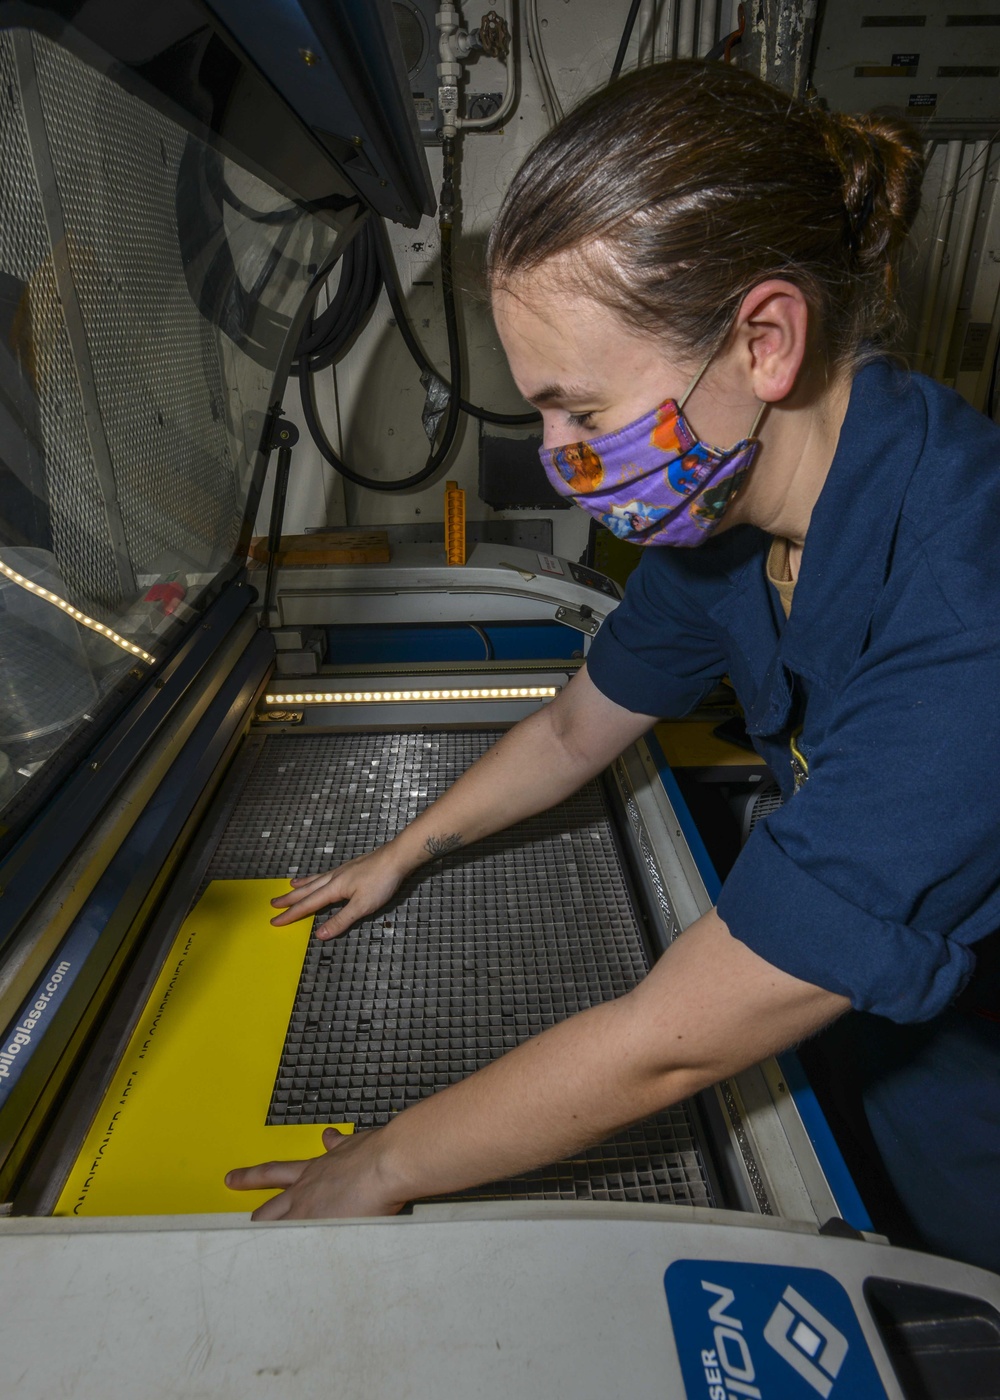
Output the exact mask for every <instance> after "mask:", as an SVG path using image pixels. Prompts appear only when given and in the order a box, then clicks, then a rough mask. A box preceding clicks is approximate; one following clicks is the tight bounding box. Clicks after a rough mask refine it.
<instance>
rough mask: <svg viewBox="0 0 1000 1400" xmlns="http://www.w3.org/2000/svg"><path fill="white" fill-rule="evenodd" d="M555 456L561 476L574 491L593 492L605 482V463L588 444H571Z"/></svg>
mask: <svg viewBox="0 0 1000 1400" xmlns="http://www.w3.org/2000/svg"><path fill="white" fill-rule="evenodd" d="M554 456H555V465H556V468H557V469H558V472H559V475H560V476H561V477H562V479H563V481H565V482H566V484H567V485H568V486H570V487H571V488H572V489H573V490H574V491H593V490H594V489H595V488H596V487H598V486H600V484H601V482H602V481H603V480H604V463H603V462H602V461H601V459H600V457H598V455H597V453H596V452H595V451H594V449H593V448H592V447H591V446H590V443H588V442H571V443H570V444H569V446H568V447H560V448H559V449H558V451H556V453H555V454H554Z"/></svg>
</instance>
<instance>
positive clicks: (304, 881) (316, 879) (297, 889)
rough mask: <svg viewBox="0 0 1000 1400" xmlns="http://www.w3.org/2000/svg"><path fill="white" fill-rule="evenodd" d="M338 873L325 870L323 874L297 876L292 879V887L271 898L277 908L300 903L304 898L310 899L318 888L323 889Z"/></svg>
mask: <svg viewBox="0 0 1000 1400" xmlns="http://www.w3.org/2000/svg"><path fill="white" fill-rule="evenodd" d="M335 874H336V872H335V871H333V870H327V871H324V872H323V874H322V875H306V876H302V877H299V876H296V877H295V879H293V880H292V882H291V885H292V888H291V889H290V890H288V891H287V892H286V893H285V894H279V895H276V896H275V898H274V899H272V900H271V903H272V905H273V906H274V907H275V908H276V909H280V908H284V907H286V906H287V905H291V904H299V903H301V901H302V900H303V899H308V898H309V896H310V895H311V894H314V893H315V892H316V891H317V890H321V889H323V888H324V887H325V886H326V885H327V884H328V883H329V882H330V881H331V880H332V879H333V877H334V875H335Z"/></svg>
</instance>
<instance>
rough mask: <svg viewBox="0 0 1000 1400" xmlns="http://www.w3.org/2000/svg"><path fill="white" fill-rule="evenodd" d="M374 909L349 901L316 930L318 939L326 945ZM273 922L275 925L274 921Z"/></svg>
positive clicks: (356, 901)
mask: <svg viewBox="0 0 1000 1400" xmlns="http://www.w3.org/2000/svg"><path fill="white" fill-rule="evenodd" d="M374 907H375V906H374V905H372V906H369V905H367V904H362V903H361V902H360V901H359V900H357V899H351V900H348V902H347V903H346V904H345V905H344V906H343V908H341V909H337V910H335V911H334V913H332V914H331V915H330V917H329V918H328V919H325V920H324V921H323V923H321V924H320V925H319V927H318V928H317V929H316V937H317V938H318V939H319V940H320V942H321V943H325V942H326V941H327V939H328V938H337V937H338V936H339V935H340V934H342V933H345V932H346V931H347V930H348V929H349V928H350V927H351V925H352V924H356V923H357V922H358V920H359V919H363V918H364V917H365V915H366V914H370V913H371V912H372V908H374ZM271 922H272V923H273V922H274V920H272V921H271Z"/></svg>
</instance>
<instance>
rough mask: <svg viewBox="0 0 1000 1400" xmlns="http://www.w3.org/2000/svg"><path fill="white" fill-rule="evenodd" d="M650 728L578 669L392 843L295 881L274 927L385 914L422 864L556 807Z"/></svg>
mask: <svg viewBox="0 0 1000 1400" xmlns="http://www.w3.org/2000/svg"><path fill="white" fill-rule="evenodd" d="M654 722H655V716H653V715H640V714H634V713H633V712H632V711H631V710H626V709H624V708H623V707H622V706H621V705H616V704H615V703H614V701H612V700H609V699H608V698H607V696H605V695H604V694H602V692H601V691H599V690H598V689H597V687H596V686H595V685H594V684H593V682H592V681H591V680H590V677H589V676H588V675H587V669H586V667H585V666H584V667H582V668H581V669H580V671H579V672H578V673H577V675H576V676H574V678H573V679H572V681H570V683H569V685H568V686H567V687H566V689H565V690H563V691H562V692H561V693H560V694H559V695H557V696H556V698H555V699H554V700H553V701H552V703H551V704H549V705H546V706H545V707H544V708H542V709H541V710H537V711H536V712H535V713H534V714H532V715H529V716H528V717H527V719H523V720H521V722H520V723H519V724H516V725H515V726H514V727H513V729H511V730H509V731H508V732H507V733H506V734H505V735H504V736H503V738H502V739H500V740H499V742H498V743H496V744H494V746H493V748H491V749H490V750H489V751H488V752H487V753H485V754H484V755H483V756H482V758H480V759H477V760H476V762H475V763H474V764H473V765H472V767H471V768H469V769H468V770H467V771H466V772H465V773H463V774H462V776H461V777H460V778H459V779H458V780H457V782H455V783H453V784H452V786H451V787H450V788H449V789H448V790H447V792H445V793H443V794H442V795H441V796H440V797H439V798H438V799H437V801H436V802H433V803H432V804H431V805H430V806H429V807H427V808H426V809H425V810H424V811H423V812H421V814H420V816H419V817H416V818H415V819H414V820H413V821H412V822H411V823H410V824H409V826H407V827H404V828H403V830H402V831H401V832H400V833H399V835H398V836H396V837H394V838H393V840H391V841H389V842H387V843H386V845H384V846H380V847H378V849H377V850H374V851H371V852H369V853H368V854H367V855H363V856H358V857H357V858H356V859H355V860H350V861H347V862H346V863H345V864H344V865H341V866H339V867H338V868H337V869H336V870H332V871H330V872H329V873H327V874H324V875H312V876H306V877H304V878H301V879H297V880H293V882H292V889H291V890H289V892H288V893H287V894H284V895H280V896H279V897H278V898H277V899H274V900H272V901H271V902H272V904H273V905H274V906H275V907H276V908H279V909H282V910H283V912H282V913H280V914H278V915H277V916H276V917H275V918H273V919H272V920H271V922H272V923H273V924H276V925H283V924H291V923H295V921H296V920H298V919H302V918H305V917H306V916H307V915H309V914H315V913H316V911H317V910H319V909H323V908H325V907H326V906H327V905H328V904H336V903H340V902H341V901H346V903H345V904H344V905H343V907H342V908H341V909H338V910H337V911H336V912H335V913H333V914H331V915H330V917H329V918H328V919H327V920H326V922H325V923H324V924H323V925H322V926H321V927H320V928H318V929H317V930H316V933H317V936H318V937H319V938H333V937H335V936H336V935H337V934H339V933H343V932H344V930H345V929H348V928H350V926H351V925H352V924H354V923H357V921H358V920H359V919H363V918H365V917H366V916H367V915H369V914H372V913H374V912H375V910H376V909H379V908H381V906H382V905H383V904H385V903H386V901H387V900H388V899H390V898H391V897H392V895H393V893H394V892H395V891H396V889H397V888H398V887H399V885H400V883H401V882H402V881H403V879H404V878H405V877H406V876H407V875H408V874H409V873H410V872H411V871H412V870H415V869H416V868H417V867H418V866H419V865H423V864H424V862H425V861H428V860H432V859H433V858H434V856H438V855H445V854H446V853H447V852H448V851H453V850H457V849H458V848H459V847H460V846H468V845H470V844H471V842H473V841H478V840H479V839H480V838H481V837H483V836H489V835H490V834H491V833H492V832H494V831H502V830H503V829H504V828H505V827H508V826H513V825H514V823H515V822H519V821H522V820H523V819H524V818H525V817H530V816H533V815H534V813H535V812H541V811H544V810H545V809H546V808H548V807H554V806H555V805H556V803H558V802H561V801H562V800H563V798H565V797H568V796H569V795H570V794H571V793H573V792H576V790H577V789H578V788H580V787H582V786H583V784H584V783H585V782H587V781H588V779H590V778H592V777H594V775H595V774H597V773H600V772H601V770H602V769H604V768H606V767H607V765H608V764H609V763H611V762H612V761H613V760H614V759H615V758H617V757H618V755H619V754H620V753H621V752H622V751H623V750H624V749H626V748H627V747H628V745H629V744H631V743H634V741H635V740H636V739H638V738H639V737H640V735H642V734H645V732H646V730H647V729H649V728H650V726H651V725H652V724H653V723H654Z"/></svg>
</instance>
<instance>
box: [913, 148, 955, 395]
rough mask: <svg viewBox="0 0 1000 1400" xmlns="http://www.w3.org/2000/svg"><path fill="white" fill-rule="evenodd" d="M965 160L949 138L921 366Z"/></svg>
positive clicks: (917, 356)
mask: <svg viewBox="0 0 1000 1400" xmlns="http://www.w3.org/2000/svg"><path fill="white" fill-rule="evenodd" d="M961 159H962V143H961V141H949V142H948V148H947V150H946V152H945V163H944V173H943V175H942V177H941V193H940V195H939V196H938V203H939V206H940V207H939V209H938V216H937V221H936V223H935V227H934V234H933V238H932V241H931V254H930V261H929V264H928V267H927V272H926V275H925V280H924V296H923V300H922V302H921V305H920V325H919V330H918V334H917V347H916V351H915V353H914V362H915V365H916V368H917V369H923V368H924V357H925V355H926V353H927V342H928V340H929V339H930V336H931V327H932V326H933V324H934V316H935V310H936V306H937V300H938V289H939V287H940V285H941V268H942V264H943V262H944V254H945V248H946V246H947V243H948V232H949V229H950V227H951V216H952V213H953V212H954V208H955V182H956V180H957V179H958V169H959V164H960V162H961Z"/></svg>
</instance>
